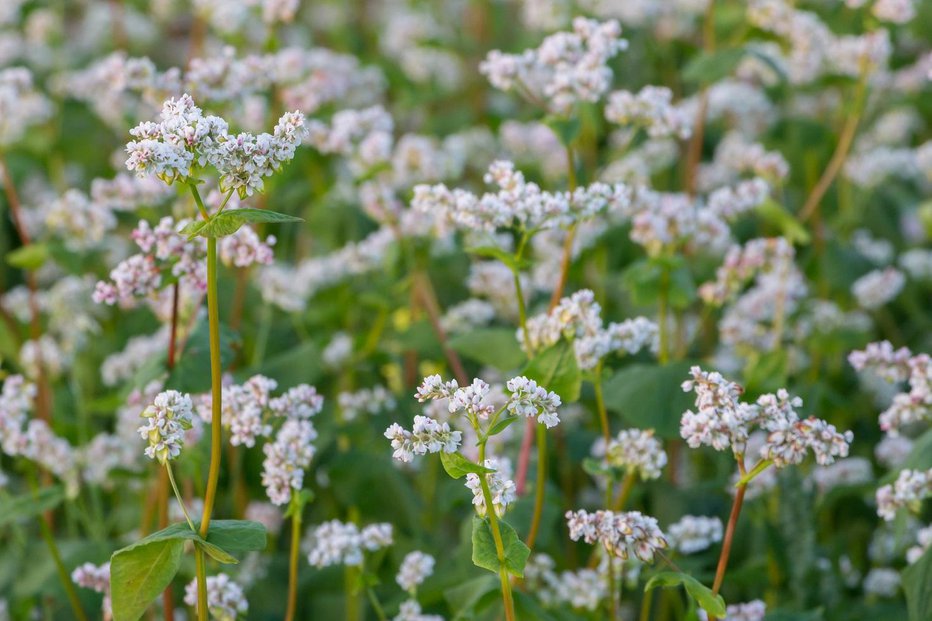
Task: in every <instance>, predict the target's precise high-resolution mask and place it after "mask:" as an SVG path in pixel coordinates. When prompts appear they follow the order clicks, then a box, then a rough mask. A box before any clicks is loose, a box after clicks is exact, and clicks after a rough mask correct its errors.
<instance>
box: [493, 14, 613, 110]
mask: <svg viewBox="0 0 932 621" xmlns="http://www.w3.org/2000/svg"><path fill="white" fill-rule="evenodd" d="M626 47H627V41H625V40H624V39H622V38H621V26H619V24H618V22H616V21H614V20H611V21H607V22H602V23H599V22H597V21H595V20H590V19H585V18H582V17H577V18H576V19H574V20H573V32H558V33H556V34H553V35H551V36H549V37H547V38H545V39H544V40H543V42H542V43H541V45H540V47H538V48H537V49H533V50H526V51H525V52H524V53H522V54H504V53H502V52H500V51H498V50H494V51H492V52H490V53H489V55H488V56H487V57H486V59H485V61H483V62H482V63H481V64H480V65H479V71H480V72H481V73H482V74H483V75H485V76H487V77H488V79H489V82H490V83H491V84H492V86H494V87H495V88H498V89H501V90H504V91H510V90H516V91H518V92H519V93H521V94H522V95H524V96H526V97H527V98H528V99H530V100H531V101H532V102H534V103H537V104H539V105H541V106H543V107H546V108H547V109H548V110H550V111H551V112H553V113H555V114H560V115H566V114H568V113H569V112H570V111H571V110H572V108H573V106H574V105H575V104H576V103H577V102H581V101H589V102H594V101H598V100H599V98H600V97H601V96H602V95H604V94H605V92H606V91H607V90H608V89H609V86H610V83H611V79H612V70H611V69H610V68H609V67H608V66H607V63H608V61H609V60H610V59H611V58H612V57H613V56H615V55H616V54H617V53H618V52H620V51H622V50H624V49H625V48H626Z"/></svg>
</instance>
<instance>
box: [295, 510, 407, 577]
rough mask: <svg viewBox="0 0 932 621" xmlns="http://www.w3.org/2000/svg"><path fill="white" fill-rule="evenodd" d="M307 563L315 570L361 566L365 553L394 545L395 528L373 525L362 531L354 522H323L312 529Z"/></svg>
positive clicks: (384, 524)
mask: <svg viewBox="0 0 932 621" xmlns="http://www.w3.org/2000/svg"><path fill="white" fill-rule="evenodd" d="M309 535H310V541H309V546H308V547H309V548H310V552H308V556H307V561H308V563H310V564H311V565H313V566H315V567H318V568H320V567H328V566H330V565H350V566H359V565H362V562H363V554H364V553H365V552H367V551H368V552H374V551H376V550H379V549H381V548H385V547H388V546H390V545H391V544H392V525H391V524H388V523H379V524H370V525H369V526H366V527H364V528H363V529H361V530H360V528H359V527H358V526H356V525H355V524H353V523H352V522H347V523H343V522H340V521H339V520H331V521H329V522H324V523H323V524H320V525H319V526H316V527H314V528H312V529H311V531H310V533H309Z"/></svg>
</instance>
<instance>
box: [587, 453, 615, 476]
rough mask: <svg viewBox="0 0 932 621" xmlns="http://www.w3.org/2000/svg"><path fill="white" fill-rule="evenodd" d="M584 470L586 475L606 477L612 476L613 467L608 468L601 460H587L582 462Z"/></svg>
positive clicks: (593, 458)
mask: <svg viewBox="0 0 932 621" xmlns="http://www.w3.org/2000/svg"><path fill="white" fill-rule="evenodd" d="M582 469H583V471H584V472H585V473H586V474H589V475H591V476H594V477H604V476H610V475H611V474H612V469H611V467H609V466H607V465H606V464H605V462H604V461H602V460H601V459H596V458H595V457H587V458H585V459H584V460H583V462H582Z"/></svg>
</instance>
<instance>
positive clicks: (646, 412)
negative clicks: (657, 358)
mask: <svg viewBox="0 0 932 621" xmlns="http://www.w3.org/2000/svg"><path fill="white" fill-rule="evenodd" d="M690 366H691V363H690V362H688V361H679V362H673V363H670V364H667V365H663V366H661V365H658V364H631V365H628V366H626V367H624V368H622V369H621V370H620V371H618V372H617V373H615V374H614V375H612V376H611V377H609V378H608V379H606V380H604V381H603V384H602V385H603V389H604V392H605V407H606V408H608V409H609V410H611V411H612V412H617V413H618V414H620V415H621V417H622V418H623V419H625V421H627V422H628V423H629V424H630V425H633V426H634V427H638V428H639V429H650V428H653V429H655V430H656V431H657V435H658V436H660V437H661V438H667V439H673V438H678V437H679V430H680V418H681V417H682V415H683V412H685V411H686V410H688V409H689V408H690V407H692V404H693V397H692V396H691V395H689V394H688V393H684V392H683V391H682V390H681V389H680V384H682V383H683V380H685V379H686V378H687V376H688V374H689V367H690Z"/></svg>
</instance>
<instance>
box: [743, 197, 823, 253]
mask: <svg viewBox="0 0 932 621" xmlns="http://www.w3.org/2000/svg"><path fill="white" fill-rule="evenodd" d="M755 212H756V213H757V215H759V216H760V217H761V219H762V220H763V221H764V222H767V223H768V224H771V225H773V226H775V227H777V229H779V230H780V232H781V233H782V234H783V236H784V237H786V238H787V239H788V240H789V241H790V242H791V243H794V244H801V245H805V244H808V243H809V240H810V239H811V238H810V236H809V231H807V230H806V227H804V226H803V225H802V224H801V223H800V222H799V220H797V219H796V216H794V215H793V214H791V213H790V212H788V211H787V210H786V209H784V208H783V205H781V204H780V203H778V202H777V201H775V200H773V199H772V198H768V199H767V200H765V201H764V202H763V203H761V204H760V205H758V206H757V208H756V209H755Z"/></svg>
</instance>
